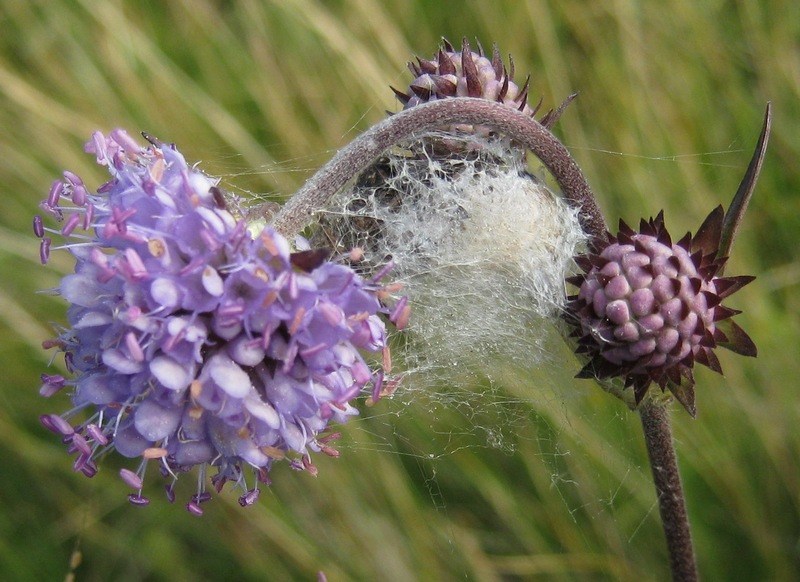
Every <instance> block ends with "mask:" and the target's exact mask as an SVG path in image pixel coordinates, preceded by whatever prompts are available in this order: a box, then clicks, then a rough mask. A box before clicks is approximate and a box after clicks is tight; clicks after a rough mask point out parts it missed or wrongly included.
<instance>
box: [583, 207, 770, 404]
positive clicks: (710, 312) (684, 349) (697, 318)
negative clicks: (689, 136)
mask: <svg viewBox="0 0 800 582" xmlns="http://www.w3.org/2000/svg"><path fill="white" fill-rule="evenodd" d="M723 218H724V212H723V209H722V207H721V206H719V207H717V208H716V209H715V210H714V211H713V212H711V214H710V215H709V216H708V218H706V220H705V222H704V223H703V225H702V226H701V227H700V229H699V230H698V232H697V234H696V235H695V236H692V235H691V234H690V233H687V234H686V236H684V237H683V238H682V239H681V240H679V241H678V242H676V243H673V242H672V238H671V237H670V235H669V233H668V232H667V229H666V228H665V226H664V216H663V213H660V214H659V215H658V216H657V217H656V218H655V219H652V218H651V219H650V220H649V221H645V220H642V221H641V224H640V226H639V231H638V232H637V231H634V230H633V229H632V228H630V227H629V226H628V225H627V224H625V222H623V221H620V229H619V234H617V235H616V236H614V235H612V234H610V233H608V234H607V239H606V240H605V241H596V244H595V250H594V252H592V253H589V254H587V255H583V256H580V257H578V258H577V261H578V263H579V265H580V267H581V268H582V269H583V271H584V272H583V273H582V274H580V275H577V276H575V277H572V278H570V279H568V281H569V282H570V283H572V284H573V285H575V286H576V287H578V292H577V294H575V295H573V296H571V297H570V302H569V304H568V306H567V319H568V320H569V321H570V322H571V323H572V325H573V332H572V335H573V337H576V338H578V341H579V347H578V350H577V353H579V354H584V355H585V356H586V357H588V359H589V361H588V363H587V364H586V365H585V366H584V368H583V369H582V370H581V372H580V373H579V374H578V376H579V377H582V378H594V377H597V378H599V379H601V380H603V379H610V378H616V377H619V378H622V379H624V384H625V388H628V387H633V394H634V400H635V404H636V405H638V404H640V403H641V401H642V400H643V399H644V397H645V395H646V394H647V391H648V388H649V386H650V385H651V384H652V383H653V382H655V383H656V384H658V386H659V387H660V388H661V391H662V392H664V391H665V390H666V389H669V390H670V392H671V393H672V394H673V395H674V396H675V398H676V399H677V400H678V401H679V402H680V403H681V404H682V405H683V406H684V408H686V410H687V411H688V412H689V413H690V414H691V415H692V416H694V415H695V397H694V376H693V367H694V364H695V363H698V364H702V365H704V366H708V367H709V368H711V369H712V370H714V371H715V372H718V373H720V374H721V373H722V368H721V366H720V363H719V359H718V358H717V356H716V355H715V353H714V348H715V347H716V346H717V345H719V346H722V347H725V348H728V349H731V350H733V351H734V352H737V353H739V354H743V355H747V356H755V355H756V347H755V345H754V344H753V342H752V341H751V340H750V338H749V336H748V335H747V334H746V333H745V332H744V331H743V330H742V329H741V328H740V327H739V326H738V325H737V324H736V323H735V322H734V321H733V320H732V319H730V318H731V317H732V316H733V315H736V314H738V313H740V312H739V311H737V310H735V309H731V308H729V307H725V306H723V305H722V304H721V302H722V300H723V299H725V298H727V297H728V296H729V295H731V294H732V293H734V292H736V291H738V290H739V289H741V288H742V287H743V286H744V285H746V284H747V283H749V282H750V281H752V280H753V279H754V277H749V276H739V277H722V276H720V273H721V270H722V268H723V266H724V265H725V262H726V260H727V257H723V256H720V255H719V246H720V235H721V232H722V225H723Z"/></svg>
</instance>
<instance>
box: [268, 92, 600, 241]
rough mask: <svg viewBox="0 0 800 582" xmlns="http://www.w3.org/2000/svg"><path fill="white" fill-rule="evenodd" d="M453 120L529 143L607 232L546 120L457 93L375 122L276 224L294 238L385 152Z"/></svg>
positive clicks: (587, 217)
mask: <svg viewBox="0 0 800 582" xmlns="http://www.w3.org/2000/svg"><path fill="white" fill-rule="evenodd" d="M451 124H465V125H484V126H487V127H490V128H491V129H492V130H494V131H496V132H497V133H498V134H500V135H503V136H505V137H509V138H511V139H513V140H514V141H515V142H517V143H519V144H520V145H522V146H524V147H526V148H528V149H529V150H530V151H531V152H533V154H534V155H535V156H536V157H538V158H539V160H541V162H542V164H544V166H545V167H546V168H547V169H548V170H549V171H550V172H551V173H552V175H553V178H554V179H555V181H556V183H557V184H558V185H559V187H560V188H561V191H562V194H563V195H564V198H565V199H566V200H567V201H568V202H569V203H570V204H571V205H572V206H574V207H576V208H577V209H578V211H579V219H580V222H581V226H582V227H583V230H584V232H586V233H587V234H588V235H589V236H590V237H591V240H595V239H600V238H602V237H603V236H604V235H605V232H606V225H605V222H604V220H603V215H602V213H601V212H600V208H599V206H598V205H597V201H596V200H595V197H594V194H593V193H592V190H591V188H589V184H588V183H587V182H586V178H585V177H584V176H583V173H582V172H581V170H580V168H579V167H578V164H577V163H576V162H575V160H574V159H573V158H572V156H571V155H570V153H569V151H567V148H565V147H564V145H563V144H562V143H561V142H560V141H559V140H558V139H557V138H556V137H555V136H554V135H553V134H552V133H550V132H549V131H548V130H547V129H546V128H545V127H544V126H543V125H542V124H541V123H539V122H538V121H536V120H535V119H533V118H531V117H530V116H528V115H525V114H524V113H521V112H519V111H516V110H515V109H511V108H510V107H508V106H506V105H503V104H501V103H495V102H493V101H488V100H486V99H477V98H472V97H453V98H448V99H442V100H440V101H433V102H431V103H426V104H423V105H418V106H416V107H412V108H410V109H406V110H405V111H401V112H400V113H396V114H395V115H392V116H391V117H389V118H387V119H385V120H383V121H381V122H380V123H378V124H376V125H374V126H373V127H372V128H370V129H369V130H367V131H366V132H364V133H363V134H362V135H360V136H359V137H358V138H356V139H355V140H354V141H353V142H352V143H350V144H349V145H348V146H346V147H345V148H343V149H341V150H339V152H337V154H336V155H335V156H334V157H333V159H331V160H330V161H329V162H328V163H327V164H326V165H325V166H324V167H323V168H322V169H321V170H319V171H318V172H317V173H316V174H314V175H313V176H312V177H311V178H310V179H309V180H308V181H307V182H306V183H305V185H304V186H303V187H302V188H301V189H300V190H298V191H297V193H296V194H295V195H294V196H292V198H290V199H289V201H288V202H287V203H286V204H285V205H284V206H283V208H282V209H281V211H280V212H279V213H278V214H277V215H276V216H275V218H274V219H273V221H272V226H273V227H274V228H275V229H276V230H277V231H278V232H280V233H281V234H283V235H284V236H288V237H291V236H293V235H295V234H297V233H298V232H299V231H300V230H302V229H303V228H305V227H306V226H307V225H308V223H309V222H310V221H311V217H312V215H313V214H314V213H315V212H317V211H319V210H320V209H321V208H322V207H323V206H324V205H325V204H326V203H327V202H328V200H329V199H330V198H331V197H332V196H333V195H334V194H335V193H336V192H338V191H339V190H340V189H341V188H342V187H344V186H345V185H346V184H347V183H348V182H349V181H350V180H352V179H353V178H355V177H356V176H357V175H358V174H359V173H360V172H362V171H363V170H364V169H366V168H367V166H369V164H371V163H372V162H373V161H374V160H375V159H377V158H378V157H379V156H380V155H381V154H382V153H383V152H384V151H386V150H387V149H388V148H390V147H392V146H393V145H396V144H398V143H400V142H401V141H403V140H405V139H408V138H411V137H413V136H414V135H415V134H419V133H422V132H425V131H430V130H432V129H436V128H438V127H442V126H446V125H451Z"/></svg>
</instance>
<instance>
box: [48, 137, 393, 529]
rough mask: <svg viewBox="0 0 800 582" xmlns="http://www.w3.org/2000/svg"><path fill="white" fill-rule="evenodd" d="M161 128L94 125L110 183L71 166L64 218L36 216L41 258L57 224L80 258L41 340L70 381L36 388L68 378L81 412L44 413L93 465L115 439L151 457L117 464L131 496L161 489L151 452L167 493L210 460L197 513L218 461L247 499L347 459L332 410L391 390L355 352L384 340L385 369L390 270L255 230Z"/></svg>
mask: <svg viewBox="0 0 800 582" xmlns="http://www.w3.org/2000/svg"><path fill="white" fill-rule="evenodd" d="M150 141H151V144H150V145H149V146H147V147H142V146H140V145H139V144H138V143H136V141H134V140H133V139H132V138H131V137H130V136H129V135H128V134H126V133H125V132H124V131H121V130H116V131H114V132H112V133H111V135H110V136H108V137H104V136H103V135H102V134H100V133H99V132H98V133H95V134H94V136H93V139H92V141H90V142H89V143H88V144H87V146H86V151H87V152H89V153H92V154H94V155H95V156H96V157H97V163H98V164H100V165H101V166H105V167H107V169H108V171H109V172H110V174H111V176H112V179H111V180H110V181H109V182H107V183H105V184H103V185H102V186H100V187H99V188H98V190H97V192H96V193H95V194H91V193H89V191H88V189H87V188H86V186H85V185H84V183H83V181H82V180H81V179H80V178H79V177H78V176H76V175H74V174H72V173H70V172H65V173H64V180H59V181H56V182H55V183H54V185H53V187H52V189H51V191H50V195H49V197H48V199H47V200H46V201H44V202H43V203H42V204H41V207H42V209H43V210H44V211H45V212H46V213H47V214H49V215H51V216H52V217H54V218H56V219H57V220H58V221H59V222H61V223H62V224H63V226H62V227H61V229H60V231H56V230H50V229H46V228H45V227H44V223H43V221H42V219H41V218H40V217H37V218H36V219H35V220H34V231H35V233H36V235H37V236H38V237H39V238H40V239H41V257H42V261H43V262H46V261H47V258H48V256H49V252H50V245H51V239H50V237H49V236H45V235H46V234H47V233H48V232H50V233H53V234H58V235H60V236H61V237H63V238H64V239H65V243H64V245H63V246H64V248H66V249H67V250H68V251H69V252H70V253H71V254H72V255H73V256H74V257H75V260H76V266H75V272H74V273H73V274H71V275H68V276H66V277H64V279H63V280H62V282H61V285H60V287H59V289H58V292H59V293H60V294H61V296H62V297H63V298H64V299H65V300H66V301H67V302H68V303H69V304H70V305H69V309H68V312H67V317H68V321H69V327H68V328H66V329H64V330H63V331H61V333H60V334H59V336H58V337H57V338H56V339H54V340H52V341H50V342H47V346H48V347H56V348H57V349H58V350H59V351H61V352H63V353H64V358H65V363H66V367H67V370H68V371H69V373H70V377H69V378H66V377H64V376H61V375H44V376H43V377H42V389H41V393H42V394H43V395H45V396H51V395H52V394H54V393H56V392H58V391H59V390H60V389H61V388H63V387H65V386H69V387H70V388H71V390H72V400H73V403H74V407H73V408H72V409H71V410H70V411H68V412H66V413H64V414H62V415H55V414H47V415H44V416H42V417H41V420H42V423H43V424H44V426H46V427H47V428H48V429H50V430H52V431H54V432H56V433H58V434H60V435H61V436H62V437H63V440H64V442H65V443H66V444H67V446H68V449H69V452H71V453H76V460H75V466H74V468H75V470H77V471H80V472H82V473H84V474H85V475H87V476H90V477H91V476H93V475H94V474H95V473H96V472H97V464H96V459H97V458H98V457H99V456H100V455H102V454H104V453H106V452H108V451H110V450H116V451H117V452H118V453H119V454H120V455H122V456H123V457H128V458H140V459H141V462H140V463H139V465H138V466H137V467H134V468H133V469H123V470H122V471H121V473H120V474H121V476H122V478H123V480H124V481H125V482H126V483H128V484H129V485H130V486H131V487H133V488H134V489H136V490H137V492H136V493H132V494H131V495H130V496H129V499H130V501H131V502H132V503H133V504H135V505H145V504H147V503H148V502H149V500H148V499H147V498H146V497H144V496H143V495H142V492H141V489H142V479H143V477H144V473H145V468H146V466H147V465H148V461H149V460H157V463H158V466H159V468H160V472H161V474H162V475H163V476H164V477H165V478H166V479H167V480H168V483H167V486H166V488H167V495H168V498H169V499H170V501H172V500H173V499H174V493H173V487H174V483H175V479H177V476H178V474H180V473H183V472H187V471H190V470H191V469H193V468H194V467H199V471H200V472H201V479H200V480H199V482H200V485H199V486H198V491H197V493H196V495H194V496H193V497H192V499H191V501H190V502H189V503H188V504H187V509H188V510H189V511H190V512H192V513H195V514H201V513H202V509H201V507H200V503H201V502H203V501H205V500H206V499H208V498H209V497H210V495H209V494H208V493H206V491H205V478H204V477H205V473H206V471H207V470H208V468H214V469H216V474H215V475H214V476H213V477H212V479H211V480H212V483H213V484H214V486H215V488H216V489H217V491H219V490H221V488H222V487H223V485H224V484H225V483H226V482H228V481H232V482H235V483H236V484H237V485H239V486H240V487H242V488H243V489H244V491H245V493H244V495H242V497H241V498H240V503H241V504H242V505H250V504H252V503H253V502H254V501H255V500H256V498H257V497H258V492H259V483H268V482H269V479H268V474H269V470H270V468H271V467H272V464H273V462H274V461H276V460H279V459H283V458H288V459H289V462H290V463H291V465H292V466H293V467H295V468H298V469H305V470H307V471H310V472H312V473H314V474H315V473H316V469H315V467H314V465H313V463H312V461H311V456H310V453H311V452H319V451H321V452H323V453H326V454H329V455H332V456H336V455H337V454H338V453H337V451H336V450H335V449H333V448H332V447H331V446H330V445H329V444H328V443H329V441H330V440H331V439H333V438H335V437H336V436H337V435H336V434H335V433H330V432H328V429H329V423H331V421H338V422H342V421H345V420H346V419H347V418H348V417H350V416H352V415H354V414H357V410H356V409H355V408H354V407H353V406H352V404H351V401H352V400H353V399H354V398H355V397H356V396H358V395H359V394H360V393H361V391H362V389H364V388H365V387H367V386H368V385H370V384H372V385H373V387H374V394H373V397H375V398H377V397H378V396H379V395H380V391H381V387H382V384H383V370H380V371H373V370H372V368H371V367H370V365H369V364H368V363H367V361H366V360H365V359H364V357H362V355H361V353H360V350H367V351H372V352H381V351H383V352H384V362H385V363H386V364H387V366H388V361H389V358H388V348H387V347H386V329H385V326H384V323H383V321H382V319H381V317H380V316H379V314H380V313H382V312H387V311H388V308H386V307H384V306H383V304H382V302H381V297H382V296H384V295H386V289H385V288H383V287H382V286H381V285H380V284H379V282H378V280H379V279H380V276H382V274H385V272H384V273H382V274H379V275H378V277H376V278H374V279H372V280H369V281H366V280H363V279H362V278H360V277H359V276H358V275H357V274H356V273H355V272H354V271H353V270H352V269H350V268H349V267H347V266H345V265H344V264H341V263H337V262H331V261H328V260H327V252H325V251H320V250H304V251H300V252H294V253H293V252H292V251H291V249H290V245H289V243H288V242H287V241H286V239H284V238H283V237H282V236H280V235H279V234H277V233H276V232H275V231H273V230H272V229H271V228H266V229H264V230H263V231H262V232H261V233H260V234H258V235H257V236H251V235H250V234H249V233H248V230H247V225H246V224H245V222H244V221H243V220H237V219H236V218H235V216H234V212H233V210H232V209H229V208H228V202H226V199H225V196H224V195H223V193H222V191H221V190H219V189H218V188H217V186H216V181H215V180H213V179H211V178H209V177H208V176H206V175H204V174H203V173H201V172H200V171H198V170H197V169H195V168H193V167H190V166H188V165H187V163H186V161H185V160H184V158H183V156H182V155H181V154H180V153H179V152H178V151H177V149H176V148H175V147H174V146H169V145H163V144H161V143H158V142H157V141H155V140H150ZM406 309H407V308H406V307H405V306H404V305H398V307H397V308H396V309H395V310H394V311H393V312H392V315H391V318H393V319H398V318H399V319H401V320H402V319H404V318H405V317H406V316H407V313H406ZM247 467H249V468H250V470H251V471H252V479H251V478H250V477H249V476H248V475H247V474H246V469H247ZM248 481H249V482H248Z"/></svg>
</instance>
